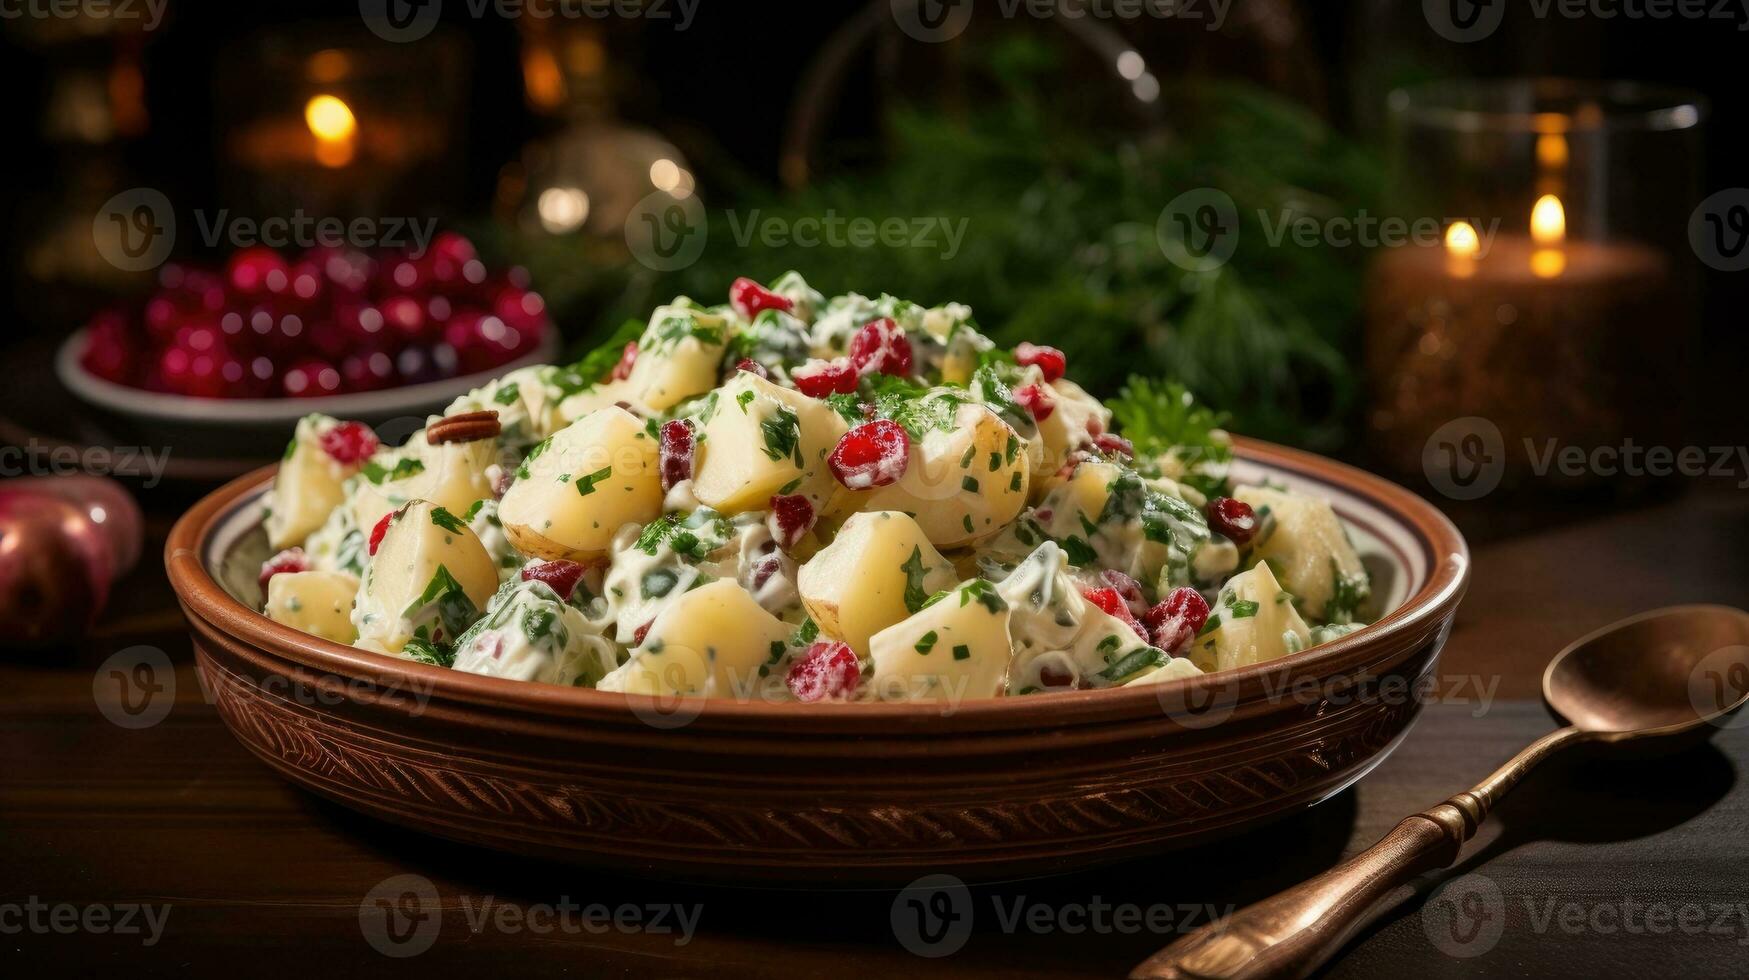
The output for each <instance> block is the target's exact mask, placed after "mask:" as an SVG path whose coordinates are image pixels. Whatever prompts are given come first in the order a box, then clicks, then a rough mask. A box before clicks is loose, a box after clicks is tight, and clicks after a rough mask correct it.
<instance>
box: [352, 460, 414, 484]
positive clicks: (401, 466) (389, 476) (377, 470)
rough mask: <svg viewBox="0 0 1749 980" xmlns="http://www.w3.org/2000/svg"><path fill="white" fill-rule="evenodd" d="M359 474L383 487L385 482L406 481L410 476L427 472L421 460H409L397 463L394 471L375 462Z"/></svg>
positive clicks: (365, 465) (369, 463) (366, 466)
mask: <svg viewBox="0 0 1749 980" xmlns="http://www.w3.org/2000/svg"><path fill="white" fill-rule="evenodd" d="M358 472H359V475H360V476H362V477H364V478H365V479H367V480H369V481H370V482H372V483H374V484H376V485H378V486H381V485H382V484H383V482H384V481H388V482H394V481H396V480H405V479H407V478H408V477H410V476H418V475H419V474H421V473H423V472H425V464H424V463H422V462H420V461H419V460H416V459H411V458H409V459H403V460H401V461H400V462H397V463H396V464H395V467H394V469H389V468H387V467H385V466H383V465H382V464H381V463H378V462H376V461H374V460H373V461H371V462H368V463H366V464H364V467H363V468H361V469H360V470H359V471H358Z"/></svg>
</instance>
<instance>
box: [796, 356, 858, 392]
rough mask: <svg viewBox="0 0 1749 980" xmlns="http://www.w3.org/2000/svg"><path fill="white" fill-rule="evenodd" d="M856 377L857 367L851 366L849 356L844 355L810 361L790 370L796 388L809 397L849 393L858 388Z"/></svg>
mask: <svg viewBox="0 0 1749 980" xmlns="http://www.w3.org/2000/svg"><path fill="white" fill-rule="evenodd" d="M856 378H857V374H856V368H855V367H853V366H851V363H850V359H849V358H844V357H840V358H838V359H836V360H831V361H809V362H808V363H806V364H804V365H802V366H801V367H799V368H796V369H795V370H794V371H791V372H790V380H792V381H794V382H795V383H796V389H797V390H799V391H800V392H801V393H802V394H804V395H807V396H808V397H809V398H825V397H826V396H827V395H845V394H849V393H850V392H853V391H855V390H856Z"/></svg>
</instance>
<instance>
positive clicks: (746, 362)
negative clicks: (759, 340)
mask: <svg viewBox="0 0 1749 980" xmlns="http://www.w3.org/2000/svg"><path fill="white" fill-rule="evenodd" d="M735 370H737V371H746V372H747V373H748V374H757V375H758V376H760V377H761V378H764V379H765V380H767V381H770V380H771V372H770V371H767V370H766V369H765V365H763V364H761V363H759V362H758V361H755V360H754V359H753V358H751V357H743V358H741V359H740V360H739V361H736V362H735Z"/></svg>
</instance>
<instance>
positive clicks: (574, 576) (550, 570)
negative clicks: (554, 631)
mask: <svg viewBox="0 0 1749 980" xmlns="http://www.w3.org/2000/svg"><path fill="white" fill-rule="evenodd" d="M587 571H589V566H587V565H582V564H578V563H577V562H574V561H565V560H564V559H562V558H561V559H558V560H556V561H545V562H541V563H540V564H538V565H529V566H527V567H526V568H524V569H523V570H522V580H523V581H524V582H545V583H546V584H547V585H548V586H549V587H550V588H551V589H552V590H553V591H554V592H557V593H558V594H559V598H561V599H569V598H571V593H572V592H573V591H575V590H576V588H577V583H578V582H581V581H583V574H584V573H585V572H587Z"/></svg>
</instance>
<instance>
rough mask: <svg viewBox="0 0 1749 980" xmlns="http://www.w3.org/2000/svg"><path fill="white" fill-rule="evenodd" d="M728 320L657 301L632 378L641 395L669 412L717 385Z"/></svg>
mask: <svg viewBox="0 0 1749 980" xmlns="http://www.w3.org/2000/svg"><path fill="white" fill-rule="evenodd" d="M727 326H728V321H727V320H726V319H725V318H724V317H722V316H720V315H718V314H715V313H712V312H710V311H708V310H701V309H697V308H695V307H687V306H658V307H657V308H656V311H655V312H654V313H652V314H651V315H650V325H649V326H647V327H645V328H644V335H643V336H642V337H641V338H639V339H638V359H637V361H636V362H635V363H634V364H633V365H632V373H631V376H630V377H629V378H627V379H626V380H627V382H628V387H630V388H631V390H632V395H633V397H634V398H635V399H637V401H638V402H639V403H640V404H642V405H643V406H645V407H646V408H649V409H650V410H652V411H656V412H665V411H667V410H668V409H670V408H672V407H674V406H675V405H678V404H680V403H681V402H683V401H685V400H686V399H688V398H692V397H694V396H696V395H702V394H704V393H705V392H707V391H709V390H711V389H712V388H715V387H716V386H717V370H718V368H719V366H720V365H721V364H722V360H723V345H724V343H725V341H726V340H727V337H726V335H725V332H726V329H727Z"/></svg>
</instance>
